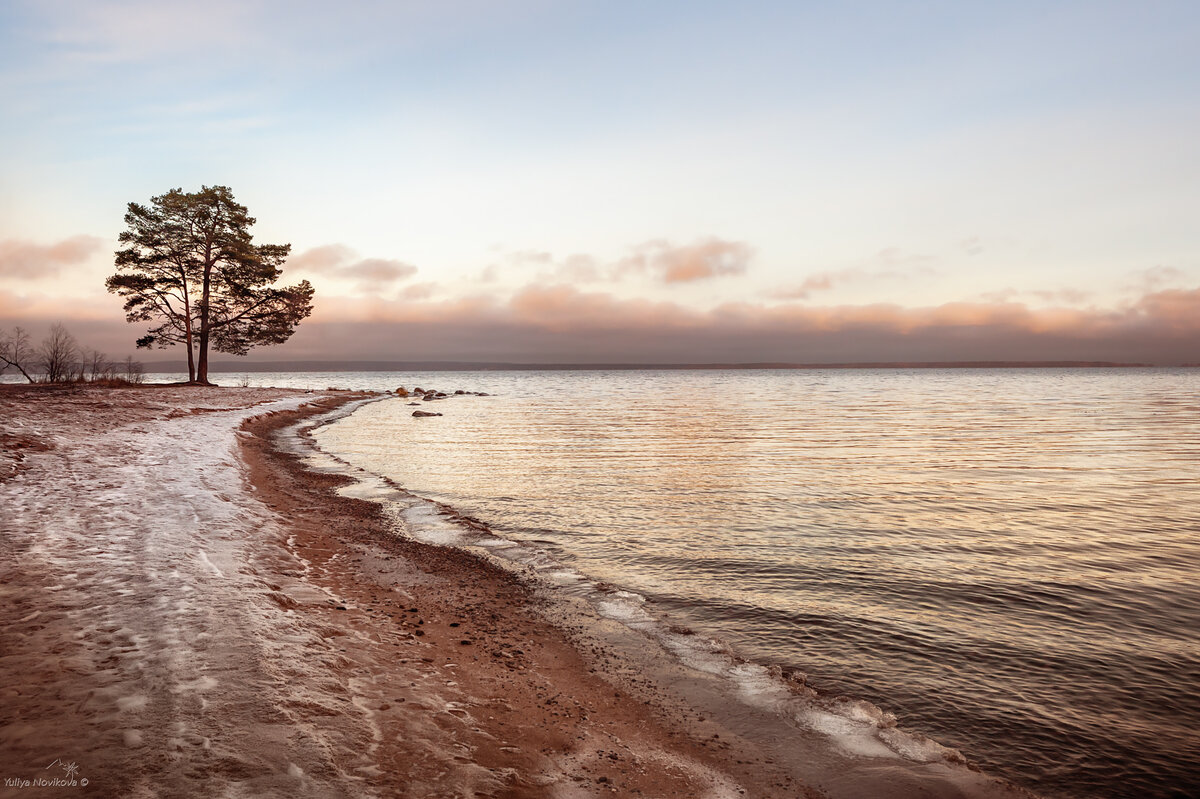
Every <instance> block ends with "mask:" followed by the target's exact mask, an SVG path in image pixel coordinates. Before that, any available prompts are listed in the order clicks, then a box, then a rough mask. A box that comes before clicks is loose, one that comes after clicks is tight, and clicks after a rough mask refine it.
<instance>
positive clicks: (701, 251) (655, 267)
mask: <svg viewBox="0 0 1200 799" xmlns="http://www.w3.org/2000/svg"><path fill="white" fill-rule="evenodd" d="M753 255H754V250H753V248H751V247H750V245H748V244H746V243H744V242H740V241H725V240H723V239H718V238H715V237H710V238H707V239H702V240H700V241H697V242H695V243H694V244H685V245H678V246H677V245H673V244H671V243H670V242H668V241H664V240H662V239H656V240H654V241H648V242H646V243H645V244H643V245H641V246H640V247H638V248H636V249H635V252H634V253H633V254H632V255H630V256H629V257H627V258H625V259H623V260H622V261H621V262H620V263H618V264H617V266H616V273H617V274H623V273H626V272H648V273H651V274H653V275H655V276H656V277H658V278H659V279H660V280H662V281H663V282H664V283H691V282H693V281H697V280H708V279H710V278H714V277H724V276H729V275H741V274H745V272H746V269H747V268H748V267H749V264H750V259H751V258H752V257H753Z"/></svg>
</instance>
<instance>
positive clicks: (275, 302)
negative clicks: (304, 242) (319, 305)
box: [105, 186, 313, 385]
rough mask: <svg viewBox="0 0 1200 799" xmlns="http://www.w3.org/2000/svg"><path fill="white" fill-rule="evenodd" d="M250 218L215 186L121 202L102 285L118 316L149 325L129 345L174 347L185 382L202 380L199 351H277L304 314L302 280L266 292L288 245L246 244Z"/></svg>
mask: <svg viewBox="0 0 1200 799" xmlns="http://www.w3.org/2000/svg"><path fill="white" fill-rule="evenodd" d="M254 222H255V220H254V219H253V218H252V217H250V216H249V215H248V214H247V213H246V206H244V205H239V204H238V203H237V202H236V201H234V199H233V193H232V192H230V190H229V189H228V188H227V187H225V186H211V187H209V186H203V187H201V189H200V191H197V192H191V193H186V192H184V191H183V190H182V189H171V190H170V191H168V192H167V193H166V194H163V195H160V196H158V197H154V198H152V199H151V200H150V204H149V205H140V204H138V203H130V204H129V210H128V211H127V212H126V213H125V224H126V226H127V229H126V230H125V231H123V232H122V233H121V235H120V238H119V241H120V243H121V244H122V245H123V246H122V248H121V249H120V250H118V251H117V253H116V267H117V272H116V274H114V275H112V276H110V277H109V278H108V280H107V281H105V285H106V286H107V287H108V290H109V291H110V292H112V293H114V294H118V295H120V296H121V297H123V298H124V299H125V318H126V319H127V320H128V321H130V322H152V323H153V326H152V327H151V328H150V329H149V331H147V333H146V335H144V336H142V337H141V338H139V339H138V340H137V345H138V346H139V347H152V346H157V347H169V346H171V345H173V344H184V345H185V346H186V349H187V357H188V381H189V382H192V383H198V384H201V385H212V384H211V383H210V382H209V380H208V350H209V346H210V345H211V346H212V348H213V349H215V350H217V351H218V352H225V353H229V354H232V355H245V354H246V352H247V351H248V350H249V349H250V348H251V347H256V346H259V345H263V344H281V343H283V342H285V341H287V340H288V338H289V337H290V336H291V335H292V333H293V332H294V331H295V329H296V325H298V324H299V323H300V321H301V320H303V319H305V318H306V317H307V316H308V315H309V314H310V313H312V297H313V289H312V286H311V285H310V284H309V282H308V281H307V280H302V281H300V282H299V283H297V284H296V285H294V286H286V287H283V288H276V287H275V286H274V283H275V281H276V280H278V279H279V276H280V270H279V267H280V264H282V263H283V261H284V259H285V258H287V255H288V253H289V252H290V251H291V248H292V245H290V244H254V243H253V237H252V236H251V235H250V227H252V226H253V225H254Z"/></svg>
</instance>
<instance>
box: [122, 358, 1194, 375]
mask: <svg viewBox="0 0 1200 799" xmlns="http://www.w3.org/2000/svg"><path fill="white" fill-rule="evenodd" d="M1157 366H1160V364H1152V363H1123V362H1117V361H914V362H902V361H881V362H864V363H854V362H843V363H781V362H761V363H497V362H483V361H395V362H390V361H340V362H339V361H262V362H257V363H239V362H237V361H214V362H213V363H211V364H210V365H209V368H210V369H211V370H212V371H213V372H222V373H229V372H554V371H638V370H646V369H663V370H667V369H669V370H689V369H695V370H727V371H736V370H748V369H777V370H812V371H815V370H821V369H1147V368H1155V367H1157ZM1165 366H1173V365H1170V364H1168V365H1165ZM1196 366H1200V364H1191V363H1189V364H1181V365H1178V366H1176V367H1175V368H1187V367H1196ZM144 368H145V371H146V372H148V373H152V374H163V373H175V372H186V371H187V367H186V365H185V364H184V363H183V362H182V361H181V362H179V363H175V362H165V361H158V362H153V363H147V364H145V365H144Z"/></svg>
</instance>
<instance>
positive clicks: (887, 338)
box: [0, 283, 1200, 364]
mask: <svg viewBox="0 0 1200 799" xmlns="http://www.w3.org/2000/svg"><path fill="white" fill-rule="evenodd" d="M427 285H428V284H417V285H414V286H411V287H409V290H405V291H401V292H400V293H399V294H398V295H397V296H396V297H395V298H394V299H383V298H381V297H378V296H371V297H366V298H354V297H331V296H324V297H322V298H321V299H320V301H319V302H318V304H317V308H316V311H315V312H314V314H313V317H312V318H311V319H310V320H308V321H306V322H305V323H304V324H302V325H301V326H300V327H299V329H298V331H297V333H296V336H295V337H294V339H293V340H292V341H290V342H289V343H288V344H286V345H283V346H281V347H272V348H268V349H263V350H261V351H256V352H255V353H254V354H253V355H252V358H254V359H259V360H288V359H299V358H314V359H347V360H355V359H362V360H472V361H505V362H522V363H748V362H754V363H760V362H789V363H863V362H869V363H880V362H923V361H1046V360H1077V361H1126V362H1129V361H1133V362H1143V363H1168V364H1169V363H1194V362H1197V361H1200V343H1198V342H1200V289H1167V290H1163V291H1156V292H1150V293H1147V294H1145V295H1143V296H1141V297H1139V298H1138V299H1137V300H1136V301H1134V302H1131V303H1128V304H1126V305H1123V306H1120V307H1115V308H1102V309H1097V308H1067V307H1051V308H1030V307H1029V306H1027V305H1025V304H1022V303H1019V302H982V301H976V302H953V303H946V304H942V305H937V306H930V307H923V308H910V307H904V306H900V305H894V304H872V305H818V306H813V305H804V304H800V303H779V304H766V303H760V302H729V303H725V304H723V305H719V306H716V307H714V308H710V309H705V310H702V309H696V308H692V307H688V306H686V305H683V304H681V303H677V302H660V301H651V300H646V299H623V298H620V297H617V296H614V295H613V294H610V293H608V292H603V291H584V290H581V289H579V288H578V287H575V286H571V285H567V284H551V285H543V284H537V283H533V284H529V285H527V286H525V287H524V288H522V289H521V290H519V291H517V292H516V293H515V294H513V295H512V296H511V297H510V298H508V299H503V298H500V297H498V296H495V295H485V294H480V295H476V296H469V297H459V298H453V299H445V300H435V299H429V297H430V296H431V295H433V291H434V289H433V287H431V286H430V287H429V289H428V291H426V286H427ZM433 296H436V295H433ZM55 299H56V298H53V297H49V296H42V297H37V296H33V295H28V294H16V293H6V292H5V291H3V290H0V327H8V326H11V325H12V324H23V325H25V326H26V327H28V328H30V329H34V328H36V327H37V326H38V325H39V324H43V323H44V324H48V323H49V322H53V321H59V320H61V321H63V322H65V323H66V324H67V325H68V327H70V328H71V329H72V332H75V330H76V327H77V326H78V327H79V328H80V330H85V331H90V332H89V336H94V337H95V341H93V340H92V339H91V338H89V339H88V346H99V347H100V348H101V349H107V348H109V347H111V348H112V349H113V350H114V351H117V345H110V344H106V343H104V341H105V339H104V337H105V336H107V337H108V340H111V341H116V342H118V344H120V342H130V341H132V337H135V336H134V334H135V333H137V332H138V330H139V326H137V325H126V324H124V323H123V322H121V321H120V316H121V315H120V312H119V309H118V308H116V307H115V305H112V303H115V302H116V300H115V299H114V298H106V299H108V301H109V304H107V305H106V304H103V303H100V302H97V303H95V304H94V306H95V307H90V306H89V307H88V308H87V309H86V310H85V309H84V308H82V307H79V308H76V307H74V306H72V307H71V308H69V309H64V308H63V306H62V304H61V303H58V302H55ZM64 310H69V311H70V313H69V314H68V313H64ZM82 340H84V338H83V337H82V336H81V341H82ZM121 346H124V345H121ZM164 355H166V353H164Z"/></svg>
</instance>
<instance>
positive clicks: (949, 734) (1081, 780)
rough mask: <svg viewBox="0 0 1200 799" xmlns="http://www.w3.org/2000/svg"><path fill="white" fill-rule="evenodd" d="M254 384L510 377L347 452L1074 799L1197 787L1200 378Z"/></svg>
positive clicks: (687, 376)
mask: <svg viewBox="0 0 1200 799" xmlns="http://www.w3.org/2000/svg"><path fill="white" fill-rule="evenodd" d="M250 377H251V380H252V382H253V383H263V384H276V385H278V384H292V385H310V386H314V387H322V388H323V387H325V386H327V385H342V386H346V387H356V388H375V389H381V390H382V389H391V388H394V387H395V386H397V385H401V384H402V385H406V386H408V387H410V388H411V387H413V386H414V385H421V386H423V387H427V388H428V387H432V388H437V389H440V390H443V391H453V390H455V389H466V390H469V391H484V392H487V393H489V394H490V395H491V396H487V397H475V396H464V397H453V398H450V399H446V400H441V401H437V402H434V403H422V406H421V407H422V408H423V409H432V410H436V411H440V412H442V413H443V414H444V416H442V417H440V418H432V419H414V418H413V417H412V416H411V413H412V411H413V410H414V409H413V408H412V407H411V406H410V405H408V404H407V403H408V400H399V399H393V400H386V401H382V402H377V403H372V404H368V405H365V406H363V407H362V408H360V409H359V410H358V411H356V412H355V413H354V414H353V415H351V416H349V417H347V418H346V419H344V420H342V421H340V422H337V423H334V424H332V425H330V426H328V427H326V428H324V429H323V430H321V431H319V432H318V434H317V440H318V442H319V444H320V446H321V447H322V448H323V449H325V450H327V451H329V452H330V453H332V454H335V455H337V456H338V457H341V458H343V459H345V460H347V461H349V462H351V463H353V464H355V465H357V466H360V467H362V468H365V469H367V470H369V471H371V472H374V473H376V474H380V475H384V476H387V477H389V478H391V479H392V480H394V481H395V482H396V483H398V484H399V485H401V486H403V487H404V488H405V489H407V490H408V491H410V492H412V493H413V494H416V495H418V496H421V497H426V498H429V499H432V500H436V501H438V502H441V503H444V504H446V505H449V506H452V507H453V508H455V509H458V510H460V511H462V512H463V513H465V514H468V515H470V516H472V517H474V518H476V519H479V520H480V521H483V522H484V523H486V524H487V525H488V526H489V527H490V528H491V530H492V531H494V533H495V534H496V535H497V536H499V537H501V538H504V539H509V540H514V541H519V542H525V543H526V545H527V546H530V547H536V548H537V549H538V551H542V552H547V553H549V554H550V555H551V556H552V562H553V563H555V564H565V565H566V566H568V567H569V568H570V569H572V570H574V571H575V572H578V573H579V574H582V575H586V576H587V577H588V578H589V579H591V580H594V581H597V582H602V583H606V584H609V585H611V586H615V587H616V588H619V589H620V591H619V592H617V594H616V596H618V597H619V598H622V600H623V601H624V603H625V605H626V606H627V608H626V609H627V610H630V608H632V610H630V613H632V614H633V615H632V616H631V618H635V617H636V613H638V612H643V611H644V612H647V613H652V614H653V615H654V616H655V617H660V618H664V619H666V620H668V621H670V622H672V623H675V624H680V625H687V626H689V627H691V628H693V629H695V630H696V631H699V632H703V633H704V634H705V635H708V636H714V637H716V638H718V639H720V640H722V641H724V642H726V643H727V644H728V645H729V647H730V648H731V649H732V650H733V651H735V652H736V653H738V654H740V655H742V656H745V657H746V658H749V659H750V660H752V661H755V662H758V663H763V664H773V665H776V666H779V667H782V668H783V669H784V670H789V671H790V670H796V671H799V672H803V673H805V674H806V675H807V676H808V683H809V685H811V686H812V687H814V688H816V689H817V691H818V692H819V693H820V694H821V695H823V696H839V695H841V696H846V697H855V698H861V699H865V700H867V701H869V702H870V703H873V704H874V705H876V706H878V707H879V708H882V709H884V710H886V711H889V712H890V713H893V714H895V715H896V716H897V717H898V719H899V726H900V727H901V728H904V729H910V730H914V731H919V732H921V733H924V734H926V735H929V736H931V737H932V738H934V739H935V740H937V741H938V742H940V743H941V744H944V745H946V746H949V747H955V748H958V749H960V750H961V751H962V752H963V753H964V754H965V755H966V756H967V757H968V758H969V759H970V760H971V761H972V762H974V763H976V764H978V765H980V766H981V767H983V768H984V769H985V770H987V771H989V772H992V773H996V774H999V775H1002V776H1006V777H1008V778H1010V779H1012V780H1014V781H1016V782H1018V783H1021V784H1023V785H1026V786H1028V787H1031V788H1034V789H1035V790H1037V791H1039V792H1041V793H1043V794H1045V795H1047V796H1061V797H1085V796H1120V797H1142V798H1143V799H1144V798H1146V797H1167V796H1194V795H1197V790H1198V786H1200V734H1198V733H1197V729H1196V727H1197V723H1198V722H1200V589H1198V588H1197V582H1198V576H1200V575H1198V572H1200V479H1198V478H1200V370H1186V369H1180V370H1170V369H1145V370H1142V369H1137V370H1134V369H1121V370H1102V369H1096V370H1091V369H1061V370H1059V369H1055V370H1040V369H1030V370H982V369H962V370H861V371H860V370H853V371H833V370H830V371H628V372H626V371H618V372H588V371H580V372H472V373H463V372H457V373H440V374H439V373H413V374H403V375H400V374H360V375H330V374H322V375H307V376H303V375H287V376H278V375H251V376H250ZM306 380H307V381H308V382H307V383H304V382H303V381H306ZM556 568H557V566H556ZM639 607H641V609H642V610H638V608H639ZM617 615H618V616H619V615H620V614H617Z"/></svg>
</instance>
